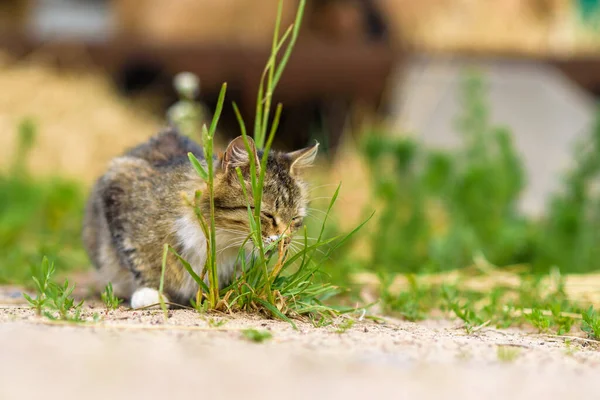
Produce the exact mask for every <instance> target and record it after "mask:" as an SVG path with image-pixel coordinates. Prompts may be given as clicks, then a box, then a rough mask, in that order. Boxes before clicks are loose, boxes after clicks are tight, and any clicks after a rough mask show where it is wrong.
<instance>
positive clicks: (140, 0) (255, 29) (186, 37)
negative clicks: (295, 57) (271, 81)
mask: <svg viewBox="0 0 600 400" xmlns="http://www.w3.org/2000/svg"><path fill="white" fill-rule="evenodd" d="M297 3H298V1H297V0H286V2H285V7H284V8H283V14H282V26H286V27H287V26H288V25H289V24H291V23H292V22H293V19H294V15H295V9H296V7H297ZM277 4H278V1H277V0H260V1H257V0H175V1H164V0H111V6H112V7H113V10H114V15H115V20H116V22H117V35H118V36H119V37H123V38H127V40H141V41H147V42H151V43H154V44H157V45H160V44H169V43H178V44H186V43H195V44H199V43H204V44H226V45H228V46H230V45H238V44H239V45H257V44H258V45H260V44H262V45H264V44H269V43H270V41H271V38H272V36H273V29H274V27H275V18H276V15H277Z"/></svg>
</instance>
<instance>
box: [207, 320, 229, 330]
mask: <svg viewBox="0 0 600 400" xmlns="http://www.w3.org/2000/svg"><path fill="white" fill-rule="evenodd" d="M206 323H207V324H208V326H210V327H211V328H219V327H221V326H223V325H225V324H226V323H227V320H226V319H225V318H221V319H216V318H208V319H207V320H206Z"/></svg>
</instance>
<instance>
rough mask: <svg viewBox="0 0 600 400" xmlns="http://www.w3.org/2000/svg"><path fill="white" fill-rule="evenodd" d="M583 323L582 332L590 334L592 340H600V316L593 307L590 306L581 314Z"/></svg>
mask: <svg viewBox="0 0 600 400" xmlns="http://www.w3.org/2000/svg"><path fill="white" fill-rule="evenodd" d="M581 317H582V319H583V322H582V324H581V330H583V331H584V332H585V333H587V334H588V336H589V337H590V338H591V339H595V340H600V316H598V314H597V313H596V310H594V307H593V306H590V308H588V309H587V310H586V311H585V312H584V313H582V314H581Z"/></svg>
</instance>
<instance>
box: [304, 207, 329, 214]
mask: <svg viewBox="0 0 600 400" xmlns="http://www.w3.org/2000/svg"><path fill="white" fill-rule="evenodd" d="M308 210H310V211H316V212H319V213H321V214H324V215H327V213H326V212H325V211H323V210H319V209H318V208H314V207H308Z"/></svg>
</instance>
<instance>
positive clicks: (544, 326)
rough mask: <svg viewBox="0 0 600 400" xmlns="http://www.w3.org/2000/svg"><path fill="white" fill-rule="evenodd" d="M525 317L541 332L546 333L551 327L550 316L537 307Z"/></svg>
mask: <svg viewBox="0 0 600 400" xmlns="http://www.w3.org/2000/svg"><path fill="white" fill-rule="evenodd" d="M525 318H526V319H527V320H528V321H529V322H530V323H531V325H533V326H534V327H535V328H536V329H537V330H538V331H539V332H540V333H546V332H548V330H549V329H550V318H548V317H546V316H544V314H543V313H542V312H541V311H540V310H539V309H537V308H536V309H533V310H532V311H531V313H530V314H525Z"/></svg>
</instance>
